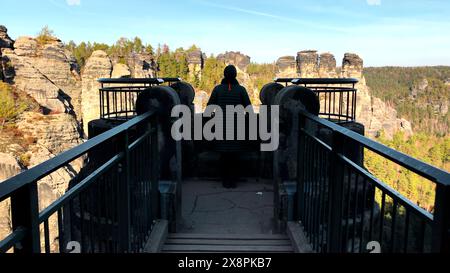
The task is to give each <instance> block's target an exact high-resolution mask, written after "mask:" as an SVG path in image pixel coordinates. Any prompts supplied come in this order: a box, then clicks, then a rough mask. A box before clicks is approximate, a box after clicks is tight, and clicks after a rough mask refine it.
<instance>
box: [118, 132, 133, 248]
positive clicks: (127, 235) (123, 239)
mask: <svg viewBox="0 0 450 273" xmlns="http://www.w3.org/2000/svg"><path fill="white" fill-rule="evenodd" d="M120 145H122V149H123V152H124V154H125V156H124V159H123V163H122V175H121V177H122V179H120V181H119V187H118V188H119V206H118V208H119V238H120V239H119V244H120V250H121V251H122V252H129V251H130V250H131V217H130V208H131V206H130V183H131V174H130V152H129V140H128V130H127V131H125V133H124V136H123V140H122V142H121V144H120Z"/></svg>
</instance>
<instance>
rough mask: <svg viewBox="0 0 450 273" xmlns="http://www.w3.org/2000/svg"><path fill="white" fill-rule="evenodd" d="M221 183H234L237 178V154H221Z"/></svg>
mask: <svg viewBox="0 0 450 273" xmlns="http://www.w3.org/2000/svg"><path fill="white" fill-rule="evenodd" d="M220 165H221V169H222V182H232V183H235V182H236V180H237V178H238V167H239V162H238V153H234V152H222V153H221V156H220Z"/></svg>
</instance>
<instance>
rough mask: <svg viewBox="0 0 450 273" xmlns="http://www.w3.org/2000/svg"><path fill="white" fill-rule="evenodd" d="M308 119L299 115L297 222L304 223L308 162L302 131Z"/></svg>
mask: <svg viewBox="0 0 450 273" xmlns="http://www.w3.org/2000/svg"><path fill="white" fill-rule="evenodd" d="M305 125H306V117H305V116H304V115H303V114H302V113H300V114H299V125H298V144H297V145H298V146H297V212H296V215H297V220H300V221H303V220H304V219H303V215H302V213H303V204H304V203H303V198H304V194H303V193H304V183H305V181H304V180H303V175H304V171H305V170H304V169H303V166H304V162H305V160H306V156H305V151H304V150H303V149H304V147H305V134H304V132H303V131H302V130H304V129H305Z"/></svg>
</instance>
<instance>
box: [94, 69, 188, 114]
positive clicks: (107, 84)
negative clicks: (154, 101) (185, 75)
mask: <svg viewBox="0 0 450 273" xmlns="http://www.w3.org/2000/svg"><path fill="white" fill-rule="evenodd" d="M180 80H181V79H179V78H102V79H99V80H98V82H100V84H101V87H100V89H99V101H100V118H101V119H104V120H113V121H126V120H129V119H131V118H133V117H135V116H136V99H137V96H138V95H139V93H140V92H142V91H143V90H145V89H147V88H149V87H150V86H154V85H160V84H165V83H166V84H168V85H170V84H172V83H174V82H178V81H180Z"/></svg>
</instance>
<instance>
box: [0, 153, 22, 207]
mask: <svg viewBox="0 0 450 273" xmlns="http://www.w3.org/2000/svg"><path fill="white" fill-rule="evenodd" d="M21 171H22V167H21V166H20V164H19V162H18V161H17V160H16V158H15V157H14V156H12V155H11V154H7V153H0V183H1V181H4V180H6V179H8V178H10V177H12V176H14V175H16V174H18V173H20V172H21ZM0 215H1V214H0Z"/></svg>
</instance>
